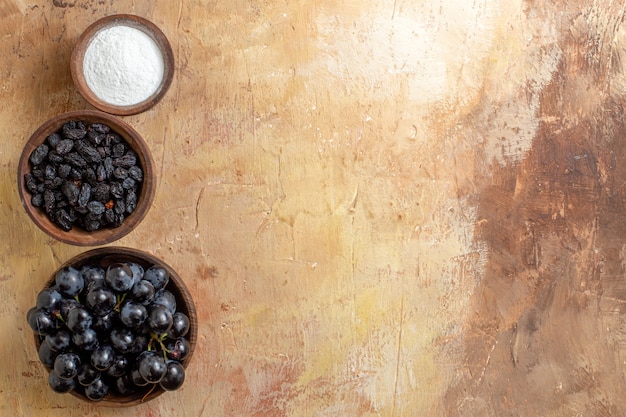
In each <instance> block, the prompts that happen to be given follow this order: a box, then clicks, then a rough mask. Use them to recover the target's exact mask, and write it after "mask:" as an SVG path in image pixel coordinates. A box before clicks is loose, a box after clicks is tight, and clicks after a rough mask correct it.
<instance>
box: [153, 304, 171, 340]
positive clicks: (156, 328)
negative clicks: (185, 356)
mask: <svg viewBox="0 0 626 417" xmlns="http://www.w3.org/2000/svg"><path fill="white" fill-rule="evenodd" d="M148 326H149V327H150V328H151V329H152V331H153V332H154V333H156V334H163V333H167V331H168V330H169V329H170V328H171V327H172V314H171V313H170V311H169V310H168V308H167V307H165V306H162V305H157V306H154V307H153V308H152V309H151V310H150V315H149V316H148Z"/></svg>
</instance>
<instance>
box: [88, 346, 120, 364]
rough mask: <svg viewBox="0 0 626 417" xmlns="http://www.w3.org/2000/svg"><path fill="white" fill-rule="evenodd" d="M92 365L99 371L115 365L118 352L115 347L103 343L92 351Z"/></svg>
mask: <svg viewBox="0 0 626 417" xmlns="http://www.w3.org/2000/svg"><path fill="white" fill-rule="evenodd" d="M89 358H90V360H91V365H92V366H93V367H94V368H96V369H97V370H99V371H106V370H107V369H109V368H110V367H111V365H113V361H115V358H116V354H115V351H114V350H113V347H111V345H108V344H101V345H100V346H98V347H97V348H95V349H94V350H93V351H92V352H91V356H90V357H89Z"/></svg>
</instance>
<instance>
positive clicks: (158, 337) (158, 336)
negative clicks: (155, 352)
mask: <svg viewBox="0 0 626 417" xmlns="http://www.w3.org/2000/svg"><path fill="white" fill-rule="evenodd" d="M166 338H167V333H163V334H158V333H154V332H150V342H149V343H148V350H152V349H153V346H152V342H155V341H156V342H158V343H159V347H160V348H161V351H162V352H163V359H165V360H167V354H168V353H170V352H171V350H169V349H167V348H166V347H165V344H164V343H163V341H164V340H165V339H166Z"/></svg>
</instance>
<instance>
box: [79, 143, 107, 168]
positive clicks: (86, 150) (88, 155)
mask: <svg viewBox="0 0 626 417" xmlns="http://www.w3.org/2000/svg"><path fill="white" fill-rule="evenodd" d="M78 153H79V154H80V155H81V156H82V157H83V158H84V159H85V161H87V162H88V163H92V164H98V163H100V162H101V161H102V156H101V155H100V152H98V150H97V149H96V148H95V147H93V146H89V145H85V146H81V147H80V148H79V149H78Z"/></svg>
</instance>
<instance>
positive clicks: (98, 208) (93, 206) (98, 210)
mask: <svg viewBox="0 0 626 417" xmlns="http://www.w3.org/2000/svg"><path fill="white" fill-rule="evenodd" d="M87 210H89V212H90V213H92V214H96V215H101V214H103V213H104V211H105V210H106V209H105V207H104V204H102V203H101V202H99V201H90V202H89V203H87Z"/></svg>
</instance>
